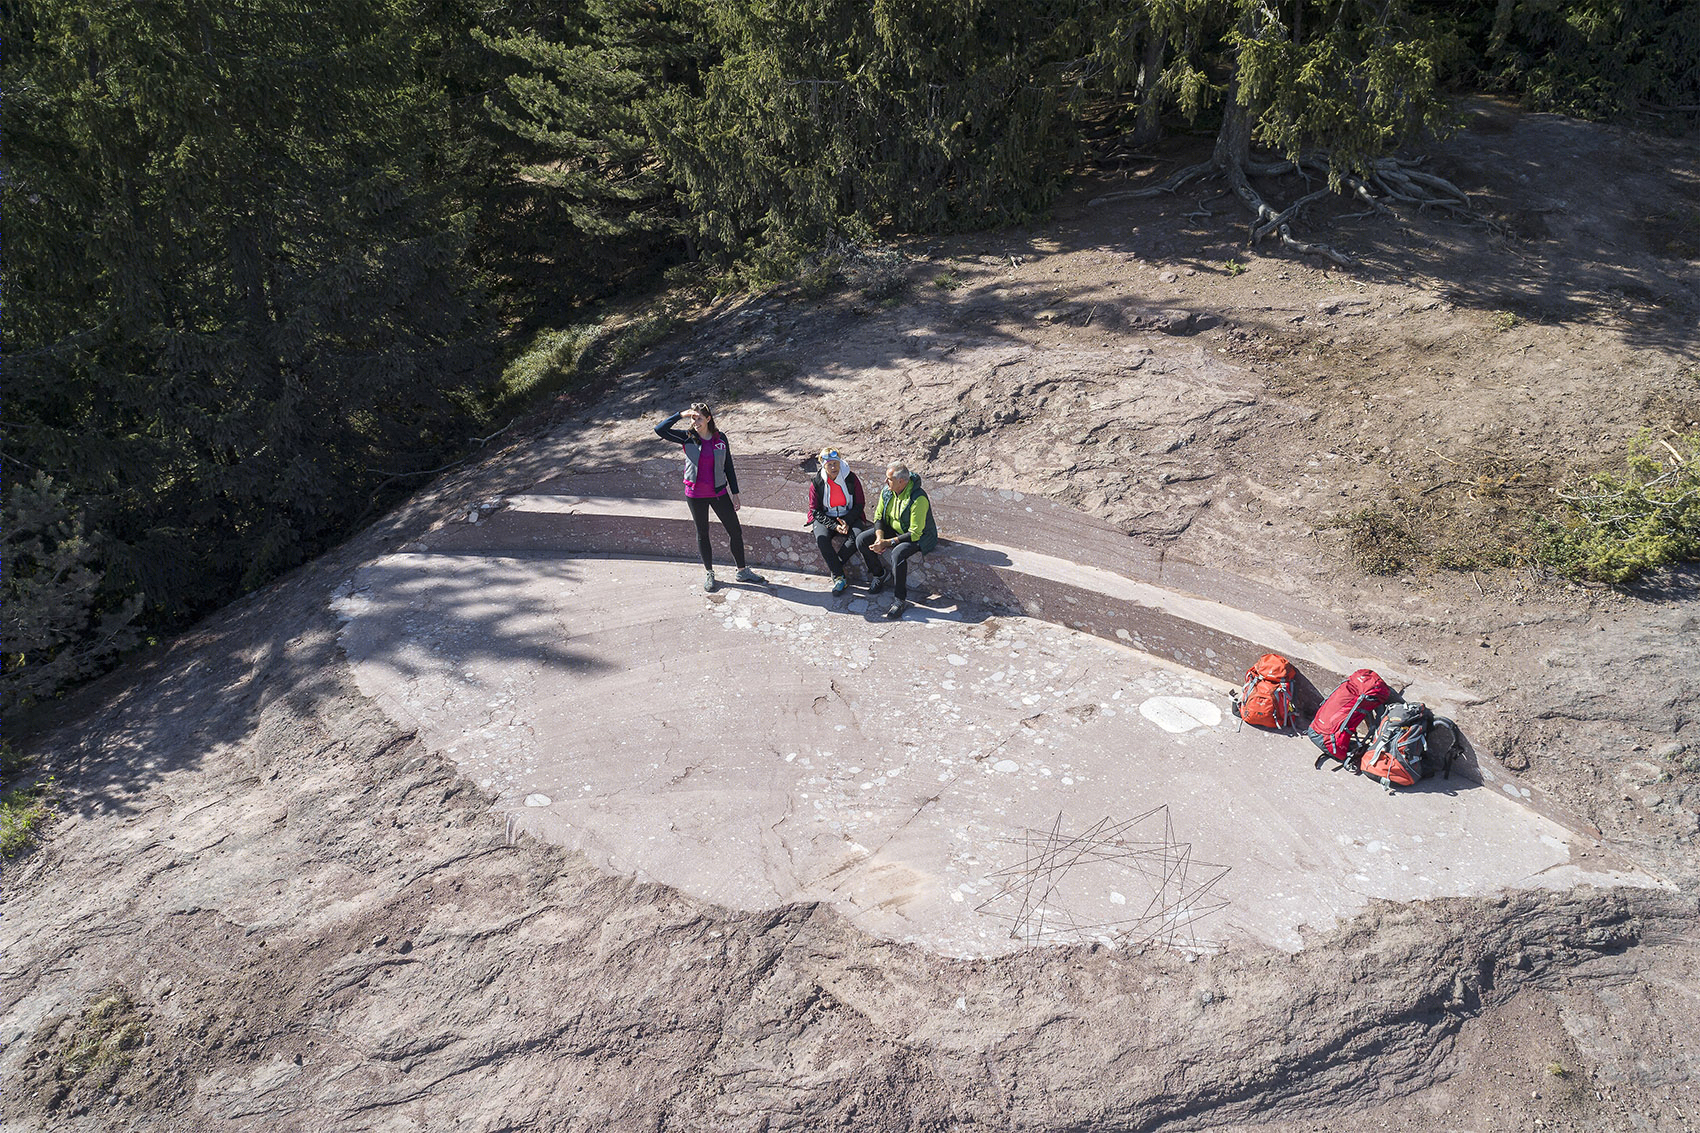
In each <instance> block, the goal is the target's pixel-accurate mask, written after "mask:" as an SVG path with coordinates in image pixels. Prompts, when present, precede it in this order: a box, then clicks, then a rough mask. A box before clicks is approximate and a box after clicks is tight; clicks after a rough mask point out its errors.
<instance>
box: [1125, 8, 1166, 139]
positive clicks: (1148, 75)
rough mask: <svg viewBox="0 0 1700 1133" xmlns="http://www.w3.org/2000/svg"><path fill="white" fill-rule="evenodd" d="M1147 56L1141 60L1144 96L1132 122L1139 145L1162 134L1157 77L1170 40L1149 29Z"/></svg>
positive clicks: (1161, 68)
mask: <svg viewBox="0 0 1700 1133" xmlns="http://www.w3.org/2000/svg"><path fill="white" fill-rule="evenodd" d="M1145 34H1146V36H1147V39H1146V40H1145V57H1144V58H1143V59H1141V60H1140V62H1139V89H1140V91H1141V92H1142V97H1141V99H1140V103H1139V116H1138V117H1137V118H1135V119H1134V123H1133V138H1132V141H1133V144H1134V145H1136V146H1143V145H1149V144H1150V143H1151V142H1154V141H1156V140H1157V139H1158V138H1159V137H1161V136H1162V134H1163V122H1162V119H1161V117H1160V116H1159V111H1160V110H1161V109H1162V97H1161V93H1160V92H1159V91H1158V89H1157V79H1158V78H1159V77H1160V76H1161V75H1162V73H1163V56H1164V54H1165V53H1166V49H1167V48H1168V45H1169V44H1168V40H1166V39H1165V38H1164V37H1163V36H1160V35H1158V34H1156V33H1155V32H1154V31H1152V30H1151V29H1149V28H1147V29H1146V33H1145Z"/></svg>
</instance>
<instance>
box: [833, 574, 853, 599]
mask: <svg viewBox="0 0 1700 1133" xmlns="http://www.w3.org/2000/svg"><path fill="white" fill-rule="evenodd" d="M849 585H850V584H849V583H848V582H846V581H844V576H843V575H839V576H838V577H837V578H835V579H833V580H832V592H833V593H834V594H842V593H844V588H845V587H846V586H849Z"/></svg>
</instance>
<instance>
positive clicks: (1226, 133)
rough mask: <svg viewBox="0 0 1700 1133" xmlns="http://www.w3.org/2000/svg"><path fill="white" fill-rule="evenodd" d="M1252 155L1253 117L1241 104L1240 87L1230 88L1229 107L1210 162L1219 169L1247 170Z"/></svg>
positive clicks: (1223, 112) (1235, 85) (1217, 133)
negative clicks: (1249, 157)
mask: <svg viewBox="0 0 1700 1133" xmlns="http://www.w3.org/2000/svg"><path fill="white" fill-rule="evenodd" d="M1250 154H1251V116H1250V115H1248V114H1247V113H1246V109H1245V107H1244V106H1243V105H1241V104H1240V87H1239V84H1238V83H1234V84H1233V85H1231V86H1230V87H1229V88H1228V105H1227V106H1226V107H1224V108H1223V110H1222V128H1221V129H1220V130H1218V131H1217V132H1216V148H1215V150H1214V151H1212V152H1211V155H1210V160H1211V161H1212V162H1213V163H1214V164H1215V165H1216V167H1217V168H1218V169H1230V168H1235V167H1237V168H1241V169H1243V168H1245V162H1246V158H1247V157H1248V156H1250Z"/></svg>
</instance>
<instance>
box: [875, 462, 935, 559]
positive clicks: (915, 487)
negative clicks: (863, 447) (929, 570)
mask: <svg viewBox="0 0 1700 1133" xmlns="http://www.w3.org/2000/svg"><path fill="white" fill-rule="evenodd" d="M874 526H875V527H878V528H879V529H880V530H881V531H882V532H885V533H888V534H892V535H897V536H900V537H901V536H904V535H907V536H909V541H910V542H911V543H914V544H916V545H918V546H919V547H920V548H921V553H922V554H925V553H926V552H928V551H930V550H932V549H933V548H934V547H936V546H938V542H939V529H938V525H937V524H936V523H934V522H933V501H932V500H930V499H928V498H927V493H926V492H925V491H924V490H923V489H922V488H921V478H920V477H919V476H916V475H915V474H914V473H910V474H909V483H908V484H906V485H905V486H904V488H903V491H902V492H899V493H893V492H892V490H891V489H890V488H882V489H880V502H879V504H878V506H876V507H875V508H874Z"/></svg>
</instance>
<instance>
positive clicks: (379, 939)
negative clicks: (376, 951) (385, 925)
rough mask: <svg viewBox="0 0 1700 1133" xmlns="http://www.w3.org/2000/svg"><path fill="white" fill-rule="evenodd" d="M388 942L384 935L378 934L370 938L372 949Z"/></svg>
mask: <svg viewBox="0 0 1700 1133" xmlns="http://www.w3.org/2000/svg"><path fill="white" fill-rule="evenodd" d="M389 940H390V938H389V937H388V936H387V935H386V934H384V933H381V932H380V933H379V934H378V935H377V936H374V937H373V938H372V947H373V948H381V947H383V946H384V945H385V944H388V943H389Z"/></svg>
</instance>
